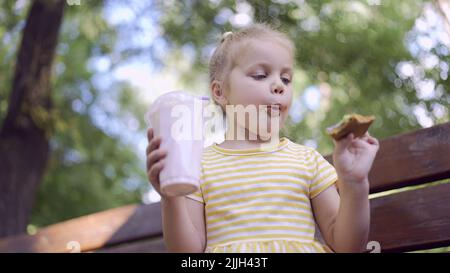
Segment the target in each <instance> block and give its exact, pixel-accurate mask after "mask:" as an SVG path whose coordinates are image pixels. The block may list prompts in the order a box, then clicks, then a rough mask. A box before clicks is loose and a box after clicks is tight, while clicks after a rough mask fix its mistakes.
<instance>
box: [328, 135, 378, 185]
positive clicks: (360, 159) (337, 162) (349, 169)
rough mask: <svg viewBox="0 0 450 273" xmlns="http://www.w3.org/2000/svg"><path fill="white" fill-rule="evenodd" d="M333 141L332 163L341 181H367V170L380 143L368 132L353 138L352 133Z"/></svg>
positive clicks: (370, 166)
mask: <svg viewBox="0 0 450 273" xmlns="http://www.w3.org/2000/svg"><path fill="white" fill-rule="evenodd" d="M333 142H334V145H335V147H334V152H333V164H334V167H335V168H336V172H337V174H338V176H339V180H340V181H341V183H356V184H358V183H362V181H368V176H369V171H370V169H371V168H372V163H373V160H374V159H375V156H376V154H377V152H378V149H379V147H380V144H379V142H378V140H377V139H376V138H374V137H371V136H370V135H369V133H368V132H366V134H365V135H364V136H362V137H358V138H355V137H354V136H353V134H349V135H347V136H346V137H345V138H343V139H341V140H339V141H336V140H334V139H333Z"/></svg>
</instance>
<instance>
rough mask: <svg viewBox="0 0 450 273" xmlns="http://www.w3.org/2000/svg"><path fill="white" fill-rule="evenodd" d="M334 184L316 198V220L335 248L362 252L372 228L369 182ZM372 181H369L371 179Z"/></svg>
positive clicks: (343, 250) (326, 239) (338, 250)
mask: <svg viewBox="0 0 450 273" xmlns="http://www.w3.org/2000/svg"><path fill="white" fill-rule="evenodd" d="M342 184H344V183H339V194H340V196H339V194H338V192H337V190H336V187H334V186H332V187H329V188H328V189H326V190H324V191H323V192H321V193H320V194H319V195H318V196H316V197H315V198H314V199H312V206H313V210H314V216H315V219H316V222H317V224H318V226H319V228H320V231H321V233H322V235H323V237H324V239H325V241H326V242H327V244H328V245H329V246H330V247H331V248H332V249H333V250H334V251H335V252H362V251H364V250H365V249H366V246H367V240H368V235H369V228H370V207H369V198H368V195H369V190H368V186H367V187H366V186H361V187H345V186H343V185H342ZM367 185H368V182H367Z"/></svg>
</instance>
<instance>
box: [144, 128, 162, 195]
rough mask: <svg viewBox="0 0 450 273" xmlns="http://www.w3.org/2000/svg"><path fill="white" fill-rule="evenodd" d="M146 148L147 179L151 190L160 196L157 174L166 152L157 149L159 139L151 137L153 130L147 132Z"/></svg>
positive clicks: (159, 142)
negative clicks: (151, 187)
mask: <svg viewBox="0 0 450 273" xmlns="http://www.w3.org/2000/svg"><path fill="white" fill-rule="evenodd" d="M147 139H148V146H147V150H146V154H147V177H148V180H149V181H150V183H151V184H152V186H153V188H154V189H155V190H156V191H157V192H158V193H159V195H161V196H162V194H161V190H160V183H159V173H160V172H161V170H162V169H163V168H164V160H163V159H164V157H165V156H166V155H167V151H165V150H162V149H160V148H159V145H160V144H161V138H160V137H156V138H154V137H153V128H150V129H148V130H147Z"/></svg>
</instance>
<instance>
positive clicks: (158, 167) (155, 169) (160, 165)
mask: <svg viewBox="0 0 450 273" xmlns="http://www.w3.org/2000/svg"><path fill="white" fill-rule="evenodd" d="M163 168H164V160H161V161H159V162H158V163H156V164H155V165H153V166H152V168H151V169H150V172H149V175H150V177H151V178H155V181H156V178H157V177H158V176H159V173H160V172H161V170H162V169H163Z"/></svg>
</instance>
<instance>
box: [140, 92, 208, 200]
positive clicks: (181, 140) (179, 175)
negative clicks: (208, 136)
mask: <svg viewBox="0 0 450 273" xmlns="http://www.w3.org/2000/svg"><path fill="white" fill-rule="evenodd" d="M208 100H209V98H208V97H196V96H193V95H191V94H189V93H187V92H184V91H172V92H169V93H166V94H164V95H162V96H160V97H158V98H157V99H156V100H155V101H154V102H153V104H152V105H151V106H150V110H149V111H148V113H147V114H146V120H147V122H148V123H149V125H150V127H151V128H153V131H154V136H155V137H157V136H160V137H161V145H160V148H161V149H163V150H166V151H167V155H166V158H165V159H164V161H165V164H164V168H163V169H162V171H161V173H160V174H159V180H160V186H161V192H162V193H163V194H165V195H167V196H181V195H187V194H191V193H193V192H195V191H197V190H198V189H199V185H200V172H201V157H202V152H203V108H204V103H206V102H207V101H208Z"/></svg>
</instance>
